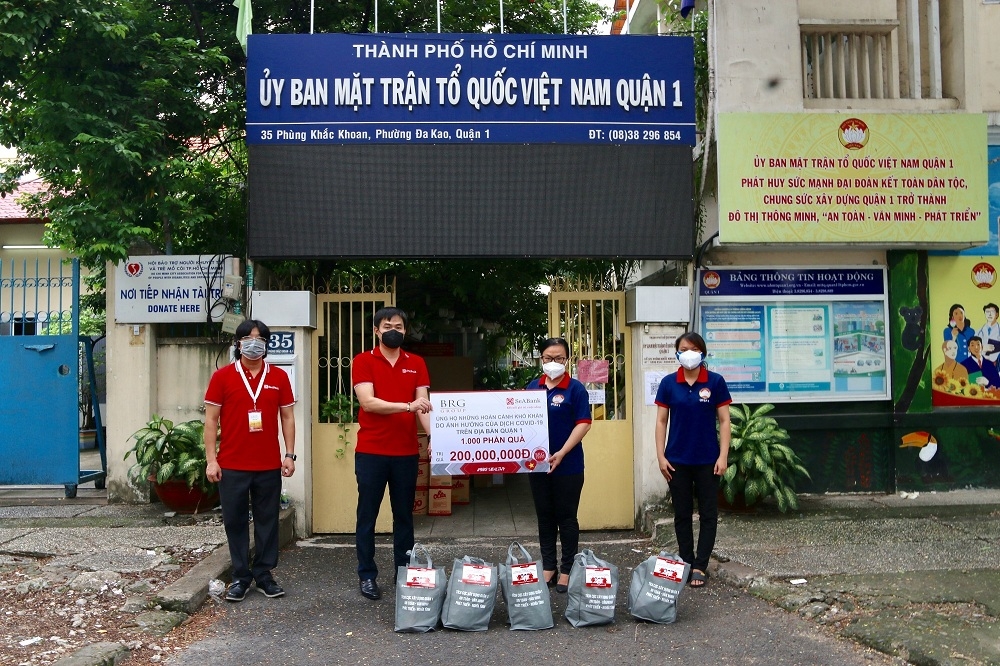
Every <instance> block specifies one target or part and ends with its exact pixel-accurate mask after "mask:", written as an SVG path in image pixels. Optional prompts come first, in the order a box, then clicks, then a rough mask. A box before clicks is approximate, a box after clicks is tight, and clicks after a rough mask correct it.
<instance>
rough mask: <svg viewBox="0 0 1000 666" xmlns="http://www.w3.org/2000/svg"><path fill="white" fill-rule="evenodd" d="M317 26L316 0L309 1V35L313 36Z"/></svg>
mask: <svg viewBox="0 0 1000 666" xmlns="http://www.w3.org/2000/svg"><path fill="white" fill-rule="evenodd" d="M315 26H316V0H309V34H310V35H311V34H313V28H314V27H315Z"/></svg>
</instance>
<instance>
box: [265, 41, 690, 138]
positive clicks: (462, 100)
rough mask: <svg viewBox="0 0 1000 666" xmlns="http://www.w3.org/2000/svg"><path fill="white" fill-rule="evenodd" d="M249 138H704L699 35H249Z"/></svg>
mask: <svg viewBox="0 0 1000 666" xmlns="http://www.w3.org/2000/svg"><path fill="white" fill-rule="evenodd" d="M247 54H248V55H247V141H248V143H253V144H285V145H288V144H296V143H327V144H329V143H333V144H346V143H408V142H414V143H421V142H422V143H605V144H625V143H637V144H668V145H670V144H673V145H691V146H693V145H694V143H695V125H694V121H695V109H694V46H693V40H692V39H691V38H690V37H674V36H670V37H664V36H627V37H626V36H576V35H570V36H567V35H486V34H482V35H480V34H450V35H438V34H424V33H421V34H395V35H389V34H381V35H343V34H323V35H251V36H250V37H249V42H248V47H247Z"/></svg>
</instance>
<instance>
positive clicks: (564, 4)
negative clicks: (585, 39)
mask: <svg viewBox="0 0 1000 666" xmlns="http://www.w3.org/2000/svg"><path fill="white" fill-rule="evenodd" d="M568 33H569V30H568V29H567V27H566V0H563V34H564V35H566V34H568Z"/></svg>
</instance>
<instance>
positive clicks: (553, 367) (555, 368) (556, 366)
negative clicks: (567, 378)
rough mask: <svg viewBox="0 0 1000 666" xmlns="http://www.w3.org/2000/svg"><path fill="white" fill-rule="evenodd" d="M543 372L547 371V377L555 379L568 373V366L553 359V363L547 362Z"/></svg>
mask: <svg viewBox="0 0 1000 666" xmlns="http://www.w3.org/2000/svg"><path fill="white" fill-rule="evenodd" d="M542 372H544V373H545V376H546V377H548V378H549V379H551V380H552V381H555V380H557V379H559V378H560V377H562V376H563V375H565V374H566V366H565V365H563V364H562V363H556V362H555V361H552V362H551V363H546V364H545V365H543V366H542Z"/></svg>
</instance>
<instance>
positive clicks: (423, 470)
mask: <svg viewBox="0 0 1000 666" xmlns="http://www.w3.org/2000/svg"><path fill="white" fill-rule="evenodd" d="M430 485H431V461H430V460H420V461H418V462H417V487H418V488H419V487H421V486H423V487H424V488H427V487H428V486H430Z"/></svg>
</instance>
